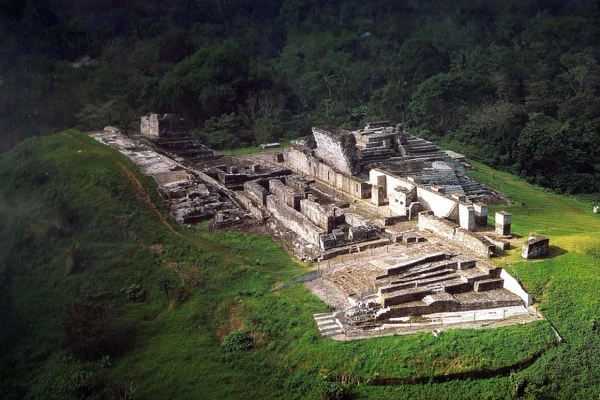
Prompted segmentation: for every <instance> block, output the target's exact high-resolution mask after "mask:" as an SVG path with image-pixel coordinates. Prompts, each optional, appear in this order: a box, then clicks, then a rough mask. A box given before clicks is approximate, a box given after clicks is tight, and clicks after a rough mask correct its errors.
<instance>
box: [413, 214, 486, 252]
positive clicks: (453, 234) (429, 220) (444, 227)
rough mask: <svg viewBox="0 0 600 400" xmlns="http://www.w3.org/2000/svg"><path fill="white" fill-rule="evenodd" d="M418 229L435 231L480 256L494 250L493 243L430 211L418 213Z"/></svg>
mask: <svg viewBox="0 0 600 400" xmlns="http://www.w3.org/2000/svg"><path fill="white" fill-rule="evenodd" d="M419 229H421V230H428V231H430V232H433V233H436V234H438V235H440V236H442V237H443V238H445V239H448V240H450V241H452V242H455V243H457V244H459V245H461V246H463V247H465V248H467V249H469V250H471V251H472V252H473V253H475V254H477V255H479V256H481V257H486V258H488V257H490V256H491V255H492V254H493V252H494V248H495V246H494V245H493V244H490V243H487V242H486V241H482V239H481V238H479V237H478V236H476V235H475V234H474V233H473V232H471V231H469V230H467V229H464V228H461V227H459V225H457V224H455V223H453V222H452V221H449V220H447V219H444V218H439V217H436V216H435V215H434V214H433V212H431V211H428V212H427V211H426V212H422V213H419Z"/></svg>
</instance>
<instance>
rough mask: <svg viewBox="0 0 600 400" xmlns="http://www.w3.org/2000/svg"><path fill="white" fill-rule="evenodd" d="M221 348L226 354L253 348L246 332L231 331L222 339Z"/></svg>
mask: <svg viewBox="0 0 600 400" xmlns="http://www.w3.org/2000/svg"><path fill="white" fill-rule="evenodd" d="M222 346H223V347H224V348H225V351H227V352H234V351H239V350H248V349H251V348H252V346H253V343H252V338H251V337H250V334H248V332H246V331H233V332H231V333H230V334H229V335H227V336H226V337H225V339H223V343H222Z"/></svg>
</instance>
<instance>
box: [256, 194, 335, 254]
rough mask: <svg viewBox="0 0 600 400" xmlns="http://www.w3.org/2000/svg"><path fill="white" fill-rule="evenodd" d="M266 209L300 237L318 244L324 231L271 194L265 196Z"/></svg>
mask: <svg viewBox="0 0 600 400" xmlns="http://www.w3.org/2000/svg"><path fill="white" fill-rule="evenodd" d="M267 210H269V212H270V213H271V214H272V216H273V217H274V218H275V219H277V220H279V221H280V222H281V223H282V224H284V226H286V227H288V228H289V229H291V230H292V231H294V232H295V233H297V234H298V235H299V236H300V237H301V238H303V239H304V240H306V241H307V242H309V243H312V244H314V245H316V246H320V237H321V235H323V234H325V233H326V232H325V231H324V230H323V229H321V228H319V227H318V226H316V225H315V224H313V223H312V221H311V220H310V219H308V218H307V217H305V216H304V215H302V214H301V213H299V212H298V211H296V210H294V209H293V208H292V207H290V206H288V205H287V204H285V203H283V202H281V201H280V200H279V199H277V197H275V196H274V195H272V194H270V195H268V196H267Z"/></svg>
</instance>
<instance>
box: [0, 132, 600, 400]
mask: <svg viewBox="0 0 600 400" xmlns="http://www.w3.org/2000/svg"><path fill="white" fill-rule="evenodd" d="M477 168H478V170H477V171H475V172H473V176H474V177H476V178H478V179H481V180H482V181H484V182H488V183H489V184H491V185H493V186H495V187H497V188H498V189H500V190H503V191H504V192H505V193H507V194H508V195H510V196H512V197H514V198H515V200H516V204H517V205H515V206H513V207H509V208H508V211H510V212H511V213H512V214H513V232H515V233H517V234H519V235H523V236H524V237H525V236H526V235H527V234H528V233H529V232H530V231H536V232H538V233H540V234H543V235H547V236H549V237H550V239H551V245H552V246H553V247H552V254H551V255H550V257H548V258H546V259H544V260H541V261H539V260H531V261H523V260H520V259H519V256H518V254H516V253H518V251H516V252H515V254H511V255H509V256H508V259H509V262H510V264H511V267H512V268H514V271H515V272H517V273H518V274H519V278H520V279H521V280H522V282H523V283H524V284H525V286H526V287H527V289H529V290H530V291H532V292H533V294H534V296H535V297H536V300H537V301H539V304H540V309H541V310H543V312H544V314H545V315H547V316H548V317H549V319H550V321H551V322H552V323H553V324H554V325H555V326H556V328H557V329H558V331H559V332H560V334H561V335H562V336H563V337H565V339H566V341H565V343H563V344H561V345H558V346H556V344H555V343H556V338H555V337H554V334H553V332H552V330H551V329H550V327H549V325H548V323H546V322H544V321H540V322H536V323H532V324H527V325H523V326H520V325H519V326H512V327H505V328H497V329H485V330H459V329H454V330H449V331H446V332H444V333H443V334H442V335H441V336H440V337H438V338H435V337H433V335H431V334H428V333H420V334H415V335H410V336H390V337H385V338H378V339H368V340H356V341H351V342H336V341H333V340H331V339H324V338H322V337H321V336H320V335H319V333H318V330H317V328H316V325H315V323H314V321H313V319H312V314H313V313H318V312H324V311H326V310H327V307H326V306H325V304H323V303H322V302H321V301H320V300H319V299H317V298H315V297H314V296H313V295H312V294H310V293H309V292H308V290H307V289H306V288H305V287H304V286H303V285H293V286H289V287H287V288H285V289H282V290H280V291H275V292H272V291H271V289H272V288H273V287H275V286H276V285H277V284H279V283H282V282H285V281H287V280H289V279H291V278H293V277H295V276H299V275H302V274H304V273H306V272H307V271H308V270H309V268H310V267H309V266H306V265H302V264H300V263H298V262H296V261H294V260H292V259H291V257H290V256H289V254H287V253H286V252H285V251H284V250H283V249H282V248H281V247H280V246H279V245H277V244H276V243H275V242H273V241H272V240H271V239H269V238H266V237H258V236H250V235H245V234H239V233H231V232H226V231H217V232H211V231H209V230H208V229H206V228H205V227H204V226H199V227H196V228H185V227H180V226H177V225H176V224H174V223H173V221H172V220H171V219H170V217H169V216H167V215H166V213H165V211H164V209H162V208H161V207H160V204H161V201H160V199H159V198H158V196H157V192H156V186H155V184H154V182H153V181H152V179H149V178H147V177H144V176H142V175H141V174H140V173H139V171H137V169H136V168H135V167H134V166H133V165H132V164H131V163H130V162H129V161H128V160H126V159H125V158H124V157H123V156H121V155H120V154H118V153H117V152H115V151H114V150H112V149H110V148H108V147H105V146H102V145H100V144H98V143H96V142H94V141H93V140H91V139H90V138H88V137H85V136H83V135H81V134H79V133H76V132H72V131H69V132H67V133H63V134H58V135H54V136H50V137H46V138H36V139H32V140H29V141H26V142H25V143H23V144H22V145H20V146H18V147H17V148H16V149H15V150H13V151H11V152H10V153H7V154H5V155H3V156H2V157H1V158H0V200H3V201H2V202H0V204H1V205H2V208H0V217H1V218H0V221H1V223H0V239H1V241H0V245H1V246H2V252H0V261H2V263H0V268H2V270H1V271H0V272H2V274H0V277H1V280H0V285H1V286H2V291H0V307H1V308H0V310H1V311H2V314H1V315H2V316H3V322H2V324H1V325H0V328H1V329H0V382H1V383H0V398H3V399H17V398H32V399H33V398H48V399H51V398H57V399H58V398H119V397H120V396H123V395H124V393H125V390H126V389H128V388H129V389H131V388H135V389H136V390H135V393H134V394H133V397H132V398H134V399H135V398H139V399H164V398H177V399H186V398H190V399H197V398H219V399H230V398H231V399H237V398H309V399H314V398H321V397H323V396H325V397H327V395H329V397H330V398H333V397H332V396H334V394H335V393H337V392H336V390H337V389H343V390H345V391H346V393H350V394H351V395H352V396H353V398H365V399H367V398H369V399H370V398H457V399H458V398H473V399H475V398H509V397H511V394H513V392H514V394H518V395H521V394H522V395H527V396H530V397H548V396H555V397H557V398H572V396H574V395H576V397H578V398H586V397H589V396H592V395H594V396H595V397H597V394H598V382H600V371H598V370H597V368H596V366H597V365H598V364H599V362H600V340H599V339H598V323H597V321H598V314H599V312H598V302H599V300H598V297H597V295H596V293H597V288H598V287H599V283H600V282H598V278H597V271H598V270H599V268H598V267H599V266H600V265H599V259H600V251H599V250H598V249H599V248H600V247H599V246H598V245H599V244H600V243H599V242H598V241H599V238H598V235H597V233H596V232H598V231H599V229H598V228H600V220H599V219H598V216H597V215H593V214H592V213H591V207H590V204H586V203H582V202H579V201H577V200H575V199H571V198H566V197H563V196H558V195H554V194H551V193H548V192H546V191H543V190H540V189H539V188H535V187H532V186H530V185H528V184H526V183H525V182H523V181H521V180H519V179H516V178H515V177H513V176H510V175H508V174H504V173H500V172H497V171H492V170H491V169H488V168H487V167H485V166H482V165H477ZM136 182H137V183H138V184H139V185H140V186H138V185H137V184H136ZM521 202H525V203H526V205H525V207H521ZM75 245H77V246H79V248H80V249H81V255H82V256H81V258H82V261H81V262H80V265H79V269H78V270H77V271H74V272H73V271H71V273H68V269H67V260H68V257H67V254H68V251H69V249H72V248H73V246H75ZM517 250H518V249H517ZM498 261H500V262H502V261H503V260H498ZM177 271H179V273H178V272H177ZM165 277H167V278H168V279H170V285H171V286H170V287H169V291H165V290H164V286H162V284H161V282H164V279H166V278H165ZM133 284H138V285H140V287H141V288H143V289H144V290H145V293H146V295H145V298H144V299H143V301H142V302H131V301H128V300H127V297H126V296H124V295H123V293H121V289H123V288H126V287H129V286H130V285H133ZM91 295H93V296H96V297H98V296H99V298H102V299H105V300H106V302H107V304H110V306H111V307H112V308H110V310H114V311H111V312H112V314H111V315H112V319H111V321H112V322H114V324H115V326H116V328H118V329H120V330H121V331H122V332H125V333H127V337H130V338H131V340H130V341H128V342H127V345H126V346H125V347H124V348H123V349H121V350H119V351H114V352H113V354H111V355H110V356H109V357H108V358H106V356H105V355H104V354H102V355H101V356H98V357H92V358H89V359H87V360H81V359H78V358H77V357H73V356H72V355H71V350H70V348H71V347H70V346H69V343H65V342H64V341H63V340H62V338H63V337H64V335H65V325H64V323H63V321H64V316H65V310H69V309H70V308H69V307H71V306H72V305H73V304H79V303H81V301H82V300H83V299H86V298H89V296H91ZM240 329H241V330H246V331H247V332H249V333H250V335H251V337H252V339H253V341H254V347H253V348H252V349H251V350H248V351H240V352H234V353H227V352H226V351H225V350H224V349H223V348H222V347H221V345H220V343H221V341H222V340H223V338H224V337H225V336H227V335H228V334H229V333H230V332H231V331H233V330H240ZM540 353H543V355H542V356H541V357H540V358H539V359H538V360H537V361H536V362H535V363H534V364H533V365H532V366H530V367H529V368H526V369H525V370H516V371H515V372H514V373H513V374H512V375H510V376H506V375H502V376H493V371H494V370H496V369H500V368H504V367H507V366H514V365H517V364H518V363H519V362H522V361H524V360H528V359H530V358H531V357H533V356H535V355H537V354H540ZM469 371H472V372H477V371H492V372H490V374H491V376H492V377H490V378H488V379H476V380H460V381H452V382H447V383H439V384H435V383H429V384H412V385H401V386H390V387H376V386H369V385H368V384H367V383H368V382H369V381H370V380H372V379H374V378H424V379H427V378H431V377H441V376H443V375H445V374H448V373H461V372H469Z"/></svg>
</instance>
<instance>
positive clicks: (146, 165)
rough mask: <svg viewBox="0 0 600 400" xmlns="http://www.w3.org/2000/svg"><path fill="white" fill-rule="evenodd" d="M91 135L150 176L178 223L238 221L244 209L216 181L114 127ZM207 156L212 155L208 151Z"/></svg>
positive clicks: (217, 223) (241, 217) (233, 222)
mask: <svg viewBox="0 0 600 400" xmlns="http://www.w3.org/2000/svg"><path fill="white" fill-rule="evenodd" d="M91 136H92V137H93V138H95V139H96V140H98V141H99V142H101V143H104V144H106V145H108V146H111V147H114V148H115V149H117V150H118V151H120V152H121V153H123V154H124V155H125V156H127V157H128V158H129V159H131V160H132V161H133V162H134V163H135V164H136V165H138V167H139V168H140V170H141V171H142V172H143V173H144V174H147V175H150V176H152V177H153V178H154V179H155V180H156V182H157V183H158V190H159V193H160V194H161V196H162V198H163V199H164V201H165V205H166V206H167V208H168V210H169V212H170V213H171V214H172V215H173V217H174V218H175V220H176V221H177V222H179V223H182V224H183V223H185V224H190V223H197V222H200V221H206V220H214V223H215V226H221V227H222V226H229V225H233V224H236V223H239V222H241V221H242V220H243V219H244V218H245V216H246V212H245V211H243V210H241V209H240V208H239V207H238V206H237V204H236V203H235V201H234V200H233V198H232V193H231V192H228V191H227V190H226V189H225V188H222V187H221V186H220V185H219V183H218V182H215V181H213V180H212V179H210V178H208V177H206V176H202V174H201V173H197V172H196V171H193V170H192V169H190V168H189V167H187V166H186V165H184V164H182V163H181V162H179V161H176V159H175V158H176V157H169V153H168V152H163V151H160V152H159V151H158V150H157V148H156V147H155V146H151V145H149V144H148V143H145V142H143V141H141V140H140V138H139V137H137V136H125V135H123V134H122V133H120V132H119V131H118V129H116V128H114V127H107V129H106V130H105V131H103V132H94V133H92V134H91ZM210 158H214V154H213V153H212V150H211V155H210Z"/></svg>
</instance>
